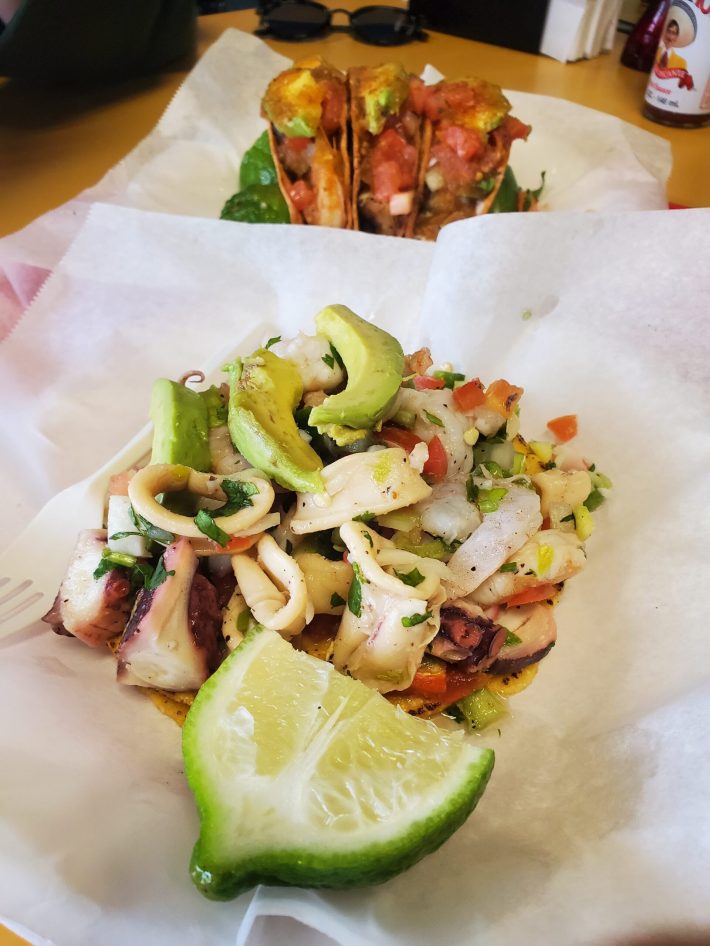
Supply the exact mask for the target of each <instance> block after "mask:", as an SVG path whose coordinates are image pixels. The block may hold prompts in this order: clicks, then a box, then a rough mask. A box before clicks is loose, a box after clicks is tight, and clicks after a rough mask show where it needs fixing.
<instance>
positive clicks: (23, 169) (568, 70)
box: [0, 0, 710, 946]
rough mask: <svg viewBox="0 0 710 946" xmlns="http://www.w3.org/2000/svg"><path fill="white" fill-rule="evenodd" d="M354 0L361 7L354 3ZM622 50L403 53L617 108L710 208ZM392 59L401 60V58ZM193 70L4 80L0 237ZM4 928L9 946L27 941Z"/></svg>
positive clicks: (690, 193) (92, 163)
mask: <svg viewBox="0 0 710 946" xmlns="http://www.w3.org/2000/svg"><path fill="white" fill-rule="evenodd" d="M345 5H348V6H349V5H353V4H352V0H349V2H346V4H345ZM256 22H257V20H256V16H255V14H254V13H253V11H240V12H235V13H224V14H218V15H214V16H205V17H201V18H200V20H199V26H198V30H199V39H198V54H201V53H203V52H204V51H205V50H206V49H207V48H208V47H209V46H210V45H211V43H213V42H214V41H215V40H216V39H217V38H218V37H219V36H220V35H221V33H222V32H223V30H225V29H226V28H228V27H237V28H239V29H243V30H252V29H254V27H255V26H256ZM623 42H624V38H623V37H622V36H617V38H616V43H615V47H614V50H613V51H612V52H611V53H608V54H606V55H604V56H600V57H598V58H596V59H593V60H590V61H585V62H578V63H571V64H566V65H563V64H561V63H558V62H555V61H554V60H552V59H546V58H544V57H542V56H535V55H531V54H528V53H521V52H516V51H514V50H509V49H501V48H499V47H495V46H487V45H485V44H483V43H475V42H472V41H471V40H465V39H460V38H458V37H454V36H446V35H444V34H442V33H431V34H430V38H429V41H428V42H427V43H412V44H410V45H408V46H404V47H400V48H398V49H397V50H396V58H397V59H398V60H399V61H401V62H402V63H403V64H404V65H405V66H406V67H407V68H408V69H410V70H411V71H413V72H419V71H420V70H421V69H422V68H423V67H424V65H426V63H428V62H430V63H432V64H433V65H435V66H437V67H438V68H439V69H440V70H441V71H442V72H444V73H445V74H446V75H449V76H456V75H465V74H469V75H471V74H474V75H480V76H484V77H485V78H486V79H489V80H491V81H493V82H497V83H499V84H500V85H503V86H505V87H507V88H510V89H520V90H523V91H526V92H536V93H538V94H542V95H553V96H558V97H560V98H564V99H569V100H570V101H572V102H578V103H579V104H581V105H586V106H589V107H590V108H595V109H599V110H600V111H603V112H609V113H610V114H612V115H616V116H617V117H618V118H622V119H624V120H626V121H628V122H632V123H633V124H635V125H638V126H639V127H641V128H645V129H646V130H648V131H651V132H653V133H654V134H657V135H660V136H662V137H663V138H665V139H666V140H667V141H669V142H670V143H671V147H672V149H673V172H672V175H671V178H670V182H669V186H668V197H669V200H671V201H673V202H675V203H679V204H685V205H690V206H694V207H704V206H710V175H708V174H707V173H705V174H703V173H702V171H703V170H706V169H707V159H708V155H709V154H710V128H705V129H670V128H665V127H664V126H662V125H657V124H654V123H653V122H649V121H647V120H646V119H644V118H643V117H642V116H641V102H642V99H643V92H644V88H645V84H646V76H645V75H643V74H641V73H638V72H634V71H632V70H629V69H626V68H624V67H623V66H622V65H621V64H620V63H619V55H620V52H621V48H622V46H623ZM269 45H271V46H272V47H273V48H274V49H275V50H277V51H278V52H279V53H282V54H283V55H284V56H288V57H290V58H299V57H300V56H306V55H310V54H311V53H313V52H321V53H323V55H324V56H325V57H326V58H327V59H328V60H329V61H331V62H332V63H334V65H336V66H339V67H340V68H347V67H348V66H354V65H358V64H376V63H378V62H381V61H383V59H385V58H387V51H383V50H382V49H380V48H377V47H372V46H366V45H364V44H362V43H358V42H356V41H355V40H353V39H352V38H350V37H349V36H348V35H347V34H345V33H334V34H332V35H331V36H329V37H328V38H327V39H324V40H320V41H318V42H313V43H298V44H295V43H284V42H272V41H270V42H269ZM391 58H395V55H392V56H391ZM186 71H187V70H186V69H184V70H182V71H180V70H177V71H172V72H166V73H163V74H161V75H158V76H155V77H152V78H149V79H143V80H136V81H131V82H124V83H120V84H118V85H114V86H111V87H106V88H100V87H99V88H92V89H77V88H72V89H69V88H63V89H56V88H49V89H39V88H31V87H27V86H22V85H21V84H19V83H15V82H11V81H8V80H0V140H1V141H2V146H1V148H0V181H2V182H4V183H3V185H2V197H1V199H0V235H4V234H6V233H10V232H13V231H14V230H17V229H19V228H20V227H22V226H24V225H25V224H27V223H29V222H30V221H31V220H33V219H34V218H35V217H36V216H38V215H39V214H41V213H44V212H45V211H47V210H50V209H51V208H53V207H56V206H57V205H59V204H61V203H63V202H64V201H66V200H69V199H70V198H71V197H74V196H75V195H76V194H77V193H78V192H79V191H81V190H83V189H84V188H86V187H89V186H90V185H92V184H94V183H96V181H98V180H99V179H100V178H101V177H102V175H103V174H104V173H105V172H106V171H108V170H109V168H111V167H112V166H113V165H114V164H116V162H117V161H119V160H120V159H121V158H122V157H123V156H124V155H125V154H126V153H127V152H128V151H130V150H131V149H132V148H133V147H134V146H135V145H136V144H137V143H138V142H139V141H140V140H141V139H142V138H143V137H144V136H145V135H147V134H148V132H149V131H150V130H151V128H152V127H153V126H154V125H155V123H156V122H157V121H158V119H159V117H160V115H161V114H162V112H163V110H164V109H165V108H166V106H167V105H168V103H169V102H170V99H171V98H172V96H173V94H174V93H175V91H176V90H177V88H178V86H179V84H180V83H181V82H182V80H183V78H184V77H185V74H186ZM23 942H24V941H22V940H20V939H18V938H17V937H15V936H14V935H12V934H10V933H9V932H8V931H7V930H5V929H3V928H2V927H0V946H15V944H20V943H23Z"/></svg>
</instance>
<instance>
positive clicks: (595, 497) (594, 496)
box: [572, 489, 604, 518]
mask: <svg viewBox="0 0 710 946" xmlns="http://www.w3.org/2000/svg"><path fill="white" fill-rule="evenodd" d="M603 502H604V494H603V493H601V492H600V491H599V490H598V489H593V490H592V491H591V493H590V494H589V496H587V498H586V499H585V500H584V505H585V506H586V507H587V509H588V510H589V511H590V512H594V510H595V509H598V508H599V506H601V504H602V503H603ZM572 518H574V516H573V517H572Z"/></svg>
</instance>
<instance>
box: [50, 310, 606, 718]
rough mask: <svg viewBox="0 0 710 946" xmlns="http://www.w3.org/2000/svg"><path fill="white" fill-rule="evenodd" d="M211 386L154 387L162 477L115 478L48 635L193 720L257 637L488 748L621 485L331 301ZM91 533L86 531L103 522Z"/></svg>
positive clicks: (498, 389) (555, 427) (496, 398)
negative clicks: (470, 733)
mask: <svg viewBox="0 0 710 946" xmlns="http://www.w3.org/2000/svg"><path fill="white" fill-rule="evenodd" d="M315 326H316V332H317V334H314V335H311V336H309V335H305V334H299V335H298V336H296V337H295V338H291V339H282V338H272V339H269V341H268V342H267V343H266V344H265V345H264V347H263V348H261V349H259V350H257V351H256V352H254V353H253V354H250V355H248V356H245V357H240V358H237V359H236V360H235V361H234V362H233V363H231V364H230V365H228V366H227V369H226V370H228V374H229V382H228V383H227V382H225V383H223V384H221V385H219V386H215V385H213V386H210V387H205V386H204V385H203V389H202V390H198V389H196V388H194V387H190V386H189V384H200V383H201V382H202V381H204V378H203V376H201V375H200V374H199V373H197V374H191V375H187V376H185V377H184V378H183V379H182V380H181V381H170V380H167V379H160V380H158V381H156V382H155V384H154V387H153V394H152V404H151V417H152V421H153V424H154V438H153V447H152V455H151V457H150V462H149V463H147V465H145V466H143V467H142V468H135V469H130V470H126V471H125V472H124V473H122V474H120V475H117V476H113V477H112V478H111V480H110V482H109V484H108V498H107V505H106V520H105V522H104V523H103V528H96V529H94V530H89V531H85V532H82V533H81V535H80V536H79V539H78V542H77V546H76V549H75V551H74V554H73V556H72V559H71V561H70V563H69V566H68V570H67V573H66V577H65V578H64V581H63V582H62V585H61V587H60V589H59V593H58V595H57V598H56V600H55V603H54V606H53V607H52V609H51V610H50V612H49V613H48V614H47V615H46V616H45V618H44V620H45V621H46V622H48V623H49V624H51V625H52V627H53V628H54V630H55V631H57V632H58V633H61V634H66V635H70V636H73V637H75V638H78V639H79V640H81V641H83V642H84V643H86V644H89V645H91V646H94V647H98V646H102V645H104V646H105V645H106V644H108V645H110V647H111V648H112V650H113V651H114V653H115V656H116V658H117V663H118V669H117V679H118V681H119V683H121V684H124V685H128V686H132V687H139V688H144V689H145V691H146V692H148V693H150V694H151V696H152V698H153V699H154V700H155V701H156V703H157V704H158V705H159V707H160V708H161V709H163V711H165V712H166V713H168V714H169V715H172V716H173V718H175V719H176V720H178V721H182V720H183V719H184V716H185V714H186V712H187V709H188V707H189V705H190V703H191V702H192V700H193V698H194V695H195V693H196V692H197V691H198V690H199V689H200V687H201V686H202V685H203V684H204V683H205V681H206V680H207V679H208V678H209V677H210V676H211V675H212V674H213V673H214V672H215V671H216V670H217V668H218V667H219V666H220V664H221V663H222V662H223V660H224V658H225V656H226V655H227V654H228V652H229V651H230V650H233V649H234V648H236V647H237V646H238V644H239V643H240V642H241V641H242V640H243V638H244V637H245V635H246V634H247V633H248V632H249V631H250V629H253V628H255V627H263V628H267V629H269V630H271V631H276V632H278V634H279V635H280V636H281V637H282V638H285V639H286V640H287V641H289V642H290V643H291V644H292V645H293V647H294V648H296V649H297V650H300V651H305V652H306V653H308V654H310V655H313V656H315V657H318V658H321V659H322V660H324V661H328V662H330V663H332V664H333V665H334V667H335V668H336V670H338V671H339V672H340V673H342V674H345V675H348V676H350V677H353V678H355V679H356V680H359V681H361V682H362V683H363V684H365V685H366V686H367V687H368V688H370V689H372V690H375V691H378V692H379V693H381V694H383V695H384V696H385V697H386V698H387V699H388V700H390V701H391V702H394V703H396V704H397V705H398V706H400V707H401V708H402V709H404V710H406V712H408V713H410V714H412V715H415V716H432V715H435V714H437V713H440V712H442V711H444V712H446V713H448V714H449V715H452V716H454V717H455V718H457V719H459V720H460V721H461V722H464V723H465V724H466V725H467V726H468V727H469V728H472V729H481V728H483V727H485V726H486V725H487V724H489V723H490V722H491V721H493V720H494V719H497V718H498V717H499V716H500V715H501V713H503V712H504V709H505V699H504V698H505V697H506V696H509V695H512V694H514V693H516V692H518V691H519V690H520V689H523V688H524V687H525V686H527V684H528V683H529V682H530V681H531V679H532V678H533V676H534V674H535V672H536V670H537V667H538V664H539V662H540V660H541V659H542V658H544V657H545V656H546V655H547V654H548V653H549V651H550V650H551V648H552V647H553V646H554V644H555V640H556V626H555V618H554V605H555V602H556V600H557V597H558V595H559V593H560V591H561V589H562V587H563V584H564V583H565V582H566V581H567V579H569V578H571V577H573V576H574V575H575V574H577V573H578V572H579V571H580V569H581V568H582V567H583V566H584V564H585V558H586V557H585V540H586V539H587V538H588V536H589V535H590V533H591V531H592V527H593V522H592V512H593V510H594V509H595V508H596V507H597V506H598V505H599V504H600V503H601V502H602V501H603V499H604V493H603V491H604V490H606V489H607V488H609V487H610V486H611V483H610V481H609V480H608V478H607V477H606V476H604V475H603V474H602V473H600V472H599V471H598V470H596V468H595V466H594V465H593V464H591V463H590V462H589V461H587V460H586V459H585V458H584V457H583V456H581V455H580V454H579V453H577V452H576V451H575V450H573V449H572V448H571V447H570V446H569V443H568V441H569V440H570V439H571V438H572V437H573V436H574V434H575V433H576V419H575V418H574V417H573V416H567V417H561V418H556V419H555V420H554V421H551V422H550V425H549V426H550V430H551V432H552V434H553V435H554V437H553V439H550V440H538V441H535V440H526V439H525V438H524V437H523V435H522V434H521V432H520V411H519V405H520V400H521V397H522V395H523V390H522V388H520V387H517V386H516V385H514V384H512V383H509V382H508V381H506V380H503V379H493V380H491V381H490V382H489V383H484V382H482V381H481V380H479V379H478V378H477V377H467V376H465V375H464V374H463V373H460V372H457V371H456V370H454V368H453V367H452V366H451V365H448V364H445V365H440V366H438V367H437V366H436V365H434V364H433V363H432V358H431V356H430V353H429V351H428V350H427V349H422V350H419V351H417V352H415V353H414V354H411V355H409V356H406V357H405V355H404V354H403V351H402V348H401V346H400V344H399V343H398V342H397V340H396V339H395V338H393V337H392V336H391V335H389V334H388V333H386V332H385V331H383V330H382V329H380V328H378V327H376V326H375V325H373V324H371V323H369V322H366V321H365V320H363V319H361V318H359V317H358V316H357V315H355V314H354V313H353V312H351V311H350V310H349V309H347V308H346V307H345V306H341V305H332V306H328V307H326V308H325V309H323V310H322V311H321V312H320V313H318V315H317V316H316V319H315ZM98 525H99V523H97V526H98Z"/></svg>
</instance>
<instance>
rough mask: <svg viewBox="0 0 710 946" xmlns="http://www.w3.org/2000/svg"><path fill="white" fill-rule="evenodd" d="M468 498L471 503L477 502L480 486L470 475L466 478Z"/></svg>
mask: <svg viewBox="0 0 710 946" xmlns="http://www.w3.org/2000/svg"><path fill="white" fill-rule="evenodd" d="M466 499H467V500H468V501H469V502H470V503H475V502H476V500H477V499H478V487H477V486H476V484H475V483H474V482H473V476H469V477H468V479H467V480H466Z"/></svg>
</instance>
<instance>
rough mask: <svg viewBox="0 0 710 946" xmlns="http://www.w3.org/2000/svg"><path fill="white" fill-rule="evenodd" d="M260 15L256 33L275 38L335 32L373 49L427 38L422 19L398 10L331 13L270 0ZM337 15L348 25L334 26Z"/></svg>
mask: <svg viewBox="0 0 710 946" xmlns="http://www.w3.org/2000/svg"><path fill="white" fill-rule="evenodd" d="M256 12H257V13H258V14H259V16H260V19H259V26H258V27H257V29H256V30H255V31H254V32H255V33H256V34H257V36H272V37H274V39H285V40H304V39H314V38H315V37H316V36H324V35H325V34H326V33H330V32H331V31H333V30H339V31H344V32H348V33H352V34H353V36H354V37H355V38H356V39H359V40H361V41H362V42H363V43H370V44H372V45H373V46H400V45H402V44H403V43H410V42H411V41H412V40H415V39H418V40H425V39H427V34H426V33H425V32H424V31H423V29H422V20H421V17H418V16H414V15H413V14H411V13H410V12H409V11H408V10H400V9H398V8H397V7H385V6H369V7H360V8H359V9H357V10H355V11H354V12H352V13H351V12H350V11H349V10H342V9H339V8H338V9H335V10H331V9H329V8H328V7H326V6H323V4H322V3H316V2H314V0H266V2H263V3H260V4H259V6H258V7H257V11H256ZM335 13H342V14H343V15H344V16H346V17H347V18H348V24H347V26H339V25H334V24H333V15H334V14H335Z"/></svg>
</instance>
